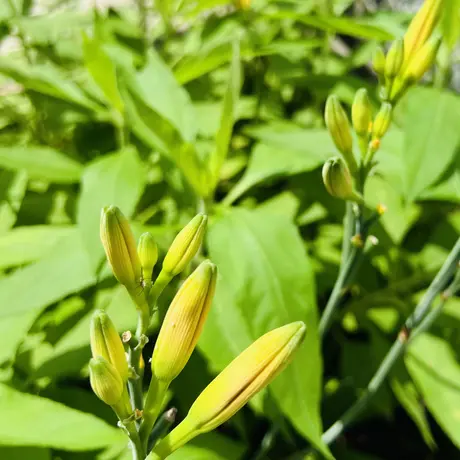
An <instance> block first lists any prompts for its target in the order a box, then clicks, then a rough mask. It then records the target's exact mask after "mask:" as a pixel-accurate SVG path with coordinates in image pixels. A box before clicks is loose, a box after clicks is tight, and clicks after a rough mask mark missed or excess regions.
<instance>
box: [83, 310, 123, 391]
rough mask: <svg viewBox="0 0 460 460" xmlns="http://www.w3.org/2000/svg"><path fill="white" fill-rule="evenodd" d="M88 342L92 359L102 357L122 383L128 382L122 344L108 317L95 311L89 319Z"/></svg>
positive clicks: (100, 311)
mask: <svg viewBox="0 0 460 460" xmlns="http://www.w3.org/2000/svg"><path fill="white" fill-rule="evenodd" d="M90 342H91V353H92V355H93V358H96V357H97V356H102V357H103V358H104V359H105V360H106V361H108V362H109V363H110V364H112V366H114V367H115V369H116V370H117V371H118V373H119V375H120V377H121V378H122V380H123V381H124V382H126V381H127V380H128V361H127V360H126V355H125V350H124V348H123V342H122V341H121V338H120V336H119V335H118V332H117V330H116V329H115V326H114V325H113V323H112V321H111V320H110V318H109V315H107V313H105V312H104V311H102V310H96V311H95V312H94V314H93V317H92V318H91V324H90Z"/></svg>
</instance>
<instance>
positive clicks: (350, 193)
mask: <svg viewBox="0 0 460 460" xmlns="http://www.w3.org/2000/svg"><path fill="white" fill-rule="evenodd" d="M322 174H323V182H324V186H325V187H326V190H327V191H328V192H329V194H331V195H332V196H334V197H336V198H340V199H342V200H352V201H357V202H362V197H361V196H360V195H359V194H358V193H357V192H355V190H354V188H353V183H352V178H351V174H350V171H349V169H348V167H347V165H346V164H345V162H344V161H343V160H342V159H341V158H339V157H335V158H331V159H329V160H327V161H326V163H324V166H323V171H322Z"/></svg>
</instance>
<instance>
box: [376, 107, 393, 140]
mask: <svg viewBox="0 0 460 460" xmlns="http://www.w3.org/2000/svg"><path fill="white" fill-rule="evenodd" d="M392 110H393V107H392V105H391V104H390V103H389V102H383V103H382V105H381V107H380V110H379V112H378V113H377V116H376V117H375V120H374V124H373V126H372V139H373V140H375V139H381V138H382V137H383V136H384V135H385V133H386V132H387V131H388V128H389V127H390V123H391V114H392Z"/></svg>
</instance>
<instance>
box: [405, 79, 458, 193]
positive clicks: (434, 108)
mask: <svg viewBox="0 0 460 460" xmlns="http://www.w3.org/2000/svg"><path fill="white" fill-rule="evenodd" d="M406 104H407V106H406V110H405V127H404V133H405V137H404V150H403V152H404V154H403V155H402V157H403V158H402V161H403V164H404V167H403V169H402V174H403V184H404V191H405V196H406V198H407V200H409V201H413V200H414V199H416V198H417V197H418V196H419V195H420V194H421V193H422V192H424V191H425V190H426V189H427V188H428V187H430V186H431V185H433V184H434V183H435V182H436V181H437V180H438V179H439V178H440V177H441V175H442V174H443V172H444V171H445V170H446V169H447V167H448V166H449V164H450V163H451V162H452V161H453V160H454V158H455V154H456V152H457V147H458V146H459V143H460V130H459V129H458V126H457V123H456V120H457V119H458V118H460V98H458V97H457V96H455V95H453V94H452V93H449V92H447V91H438V90H435V89H426V88H418V89H415V90H413V91H411V92H410V93H409V95H408V97H407V100H406Z"/></svg>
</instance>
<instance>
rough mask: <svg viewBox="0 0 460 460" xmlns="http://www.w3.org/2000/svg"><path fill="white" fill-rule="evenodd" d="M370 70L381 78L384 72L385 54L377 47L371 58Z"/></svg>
mask: <svg viewBox="0 0 460 460" xmlns="http://www.w3.org/2000/svg"><path fill="white" fill-rule="evenodd" d="M372 68H373V69H374V72H375V73H376V74H377V75H380V76H382V75H383V74H384V72H385V52H384V51H383V48H382V47H381V46H378V47H377V48H376V49H375V51H374V54H373V56H372Z"/></svg>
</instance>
